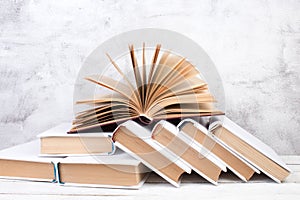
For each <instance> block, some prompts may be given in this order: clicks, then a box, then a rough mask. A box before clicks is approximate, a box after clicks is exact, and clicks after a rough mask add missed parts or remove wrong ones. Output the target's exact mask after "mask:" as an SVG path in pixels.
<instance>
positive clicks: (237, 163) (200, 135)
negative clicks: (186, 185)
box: [178, 119, 259, 181]
mask: <svg viewBox="0 0 300 200" xmlns="http://www.w3.org/2000/svg"><path fill="white" fill-rule="evenodd" d="M178 128H179V129H180V133H182V134H185V136H187V137H190V138H191V139H193V141H194V142H195V143H199V144H201V145H202V146H204V147H205V148H206V149H207V150H209V151H211V152H212V153H213V154H215V155H216V156H218V157H219V158H220V159H221V160H223V162H224V163H226V166H227V168H228V169H230V170H231V171H232V172H233V173H234V174H236V175H237V176H238V177H239V178H240V179H241V180H243V181H248V180H249V179H250V178H251V177H252V176H253V174H254V173H255V172H258V173H259V171H258V170H257V169H256V168H254V167H253V166H252V165H251V164H249V163H248V162H247V161H245V160H244V159H242V158H241V157H240V156H239V155H238V154H236V153H235V152H234V151H231V150H230V149H228V148H227V147H226V145H224V144H222V143H221V142H220V141H218V140H217V139H216V138H215V137H213V136H212V134H211V133H209V131H208V130H207V128H206V127H204V126H203V125H201V124H199V123H198V122H196V121H194V120H192V119H185V120H183V121H181V123H180V124H178Z"/></svg>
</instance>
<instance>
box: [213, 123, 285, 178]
mask: <svg viewBox="0 0 300 200" xmlns="http://www.w3.org/2000/svg"><path fill="white" fill-rule="evenodd" d="M210 129H211V130H212V131H213V134H214V136H215V137H216V139H218V140H219V141H220V142H222V143H223V144H225V145H226V146H227V147H228V148H230V149H232V150H234V151H235V152H237V153H238V154H239V155H240V156H241V157H242V158H244V159H245V160H247V161H248V162H249V163H251V164H252V165H253V166H254V167H256V168H257V169H259V170H260V171H262V172H263V173H265V174H266V175H267V176H269V177H270V178H272V179H273V180H274V181H276V182H278V183H280V182H281V181H283V180H284V179H285V178H286V177H287V176H288V175H289V174H290V172H291V171H290V169H289V168H288V167H287V165H286V164H285V163H284V162H283V161H282V160H281V158H280V157H279V156H278V155H277V154H276V152H275V151H274V150H273V149H271V148H270V147H269V146H268V145H266V144H265V143H263V142H262V141H261V140H259V139H258V138H256V137H255V136H253V135H252V134H250V133H249V132H247V131H246V130H244V129H243V128H241V127H240V126H239V125H237V124H236V123H234V122H233V121H231V120H230V119H229V118H227V117H224V119H223V120H220V121H218V120H217V121H215V122H213V123H211V125H210Z"/></svg>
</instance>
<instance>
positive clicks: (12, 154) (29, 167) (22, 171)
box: [0, 140, 62, 182]
mask: <svg viewBox="0 0 300 200" xmlns="http://www.w3.org/2000/svg"><path fill="white" fill-rule="evenodd" d="M38 154H39V141H38V140H35V141H32V142H28V143H25V144H20V145H16V146H13V147H10V148H7V149H3V150H1V151H0V177H2V178H12V179H25V180H34V181H47V182H56V181H57V167H56V163H57V162H59V160H60V159H62V158H59V157H53V158H42V157H38Z"/></svg>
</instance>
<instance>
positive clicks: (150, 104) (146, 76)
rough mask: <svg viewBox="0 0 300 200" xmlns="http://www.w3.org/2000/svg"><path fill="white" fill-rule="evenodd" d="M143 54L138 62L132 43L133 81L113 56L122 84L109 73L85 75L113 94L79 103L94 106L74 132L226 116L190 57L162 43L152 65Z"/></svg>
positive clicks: (75, 124) (81, 117) (82, 115)
mask: <svg viewBox="0 0 300 200" xmlns="http://www.w3.org/2000/svg"><path fill="white" fill-rule="evenodd" d="M151 50H152V51H153V49H147V51H151ZM140 51H142V53H141V58H138V57H137V53H136V50H135V49H134V47H133V45H130V46H129V52H130V53H129V56H130V59H131V65H132V66H131V67H129V66H128V69H130V68H131V69H132V73H133V75H134V80H135V81H134V82H132V80H131V78H130V76H127V75H126V73H124V72H123V71H122V70H121V67H119V66H118V64H117V63H116V62H115V61H114V60H113V59H112V58H111V57H110V56H109V55H108V54H107V55H108V59H109V60H110V62H111V67H112V68H115V73H117V74H118V75H120V76H121V77H122V80H115V79H114V78H112V77H109V76H105V74H102V75H91V76H88V77H86V80H88V81H90V82H92V83H94V84H96V85H98V86H100V87H104V88H106V89H108V90H110V91H111V93H110V94H106V95H100V96H98V95H95V97H94V98H93V99H87V100H80V101H78V102H77V104H84V105H90V106H91V108H90V109H86V110H83V111H80V112H78V113H77V115H76V117H75V120H74V121H73V127H72V129H71V130H70V133H73V132H80V131H84V130H87V129H93V128H97V127H99V126H106V125H110V124H114V123H119V122H124V121H126V120H129V119H132V120H135V121H138V122H139V123H141V124H148V123H151V122H152V120H160V119H173V118H180V119H181V118H185V117H192V116H211V115H219V114H223V113H222V112H220V111H219V110H217V109H216V108H215V107H214V102H215V99H214V97H213V96H212V95H211V93H210V92H209V89H208V85H207V83H206V82H205V81H204V80H203V79H202V78H201V74H200V72H199V71H198V69H197V68H196V67H195V66H194V65H193V64H192V63H190V62H189V61H188V60H187V59H186V58H184V57H181V56H179V55H176V54H174V53H172V52H170V51H166V50H161V46H160V45H157V46H156V48H155V49H154V52H153V56H152V59H151V61H150V62H149V61H148V62H146V57H145V54H146V48H145V45H143V48H142V49H141V50H140ZM147 66H148V67H147ZM103 67H104V66H103Z"/></svg>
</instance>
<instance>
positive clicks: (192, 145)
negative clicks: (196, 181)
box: [152, 120, 227, 185]
mask: <svg viewBox="0 0 300 200" xmlns="http://www.w3.org/2000/svg"><path fill="white" fill-rule="evenodd" d="M152 138H153V139H154V140H155V141H157V142H159V143H160V144H161V145H162V146H163V147H164V148H167V149H169V150H170V151H171V152H173V153H174V154H175V155H176V156H177V157H180V158H182V159H183V160H184V161H185V163H186V165H187V166H189V167H190V168H191V169H192V170H194V171H195V172H196V173H198V174H199V175H200V176H202V177H203V178H205V179H206V180H208V181H209V182H211V183H213V184H215V185H217V181H218V179H219V176H220V174H221V171H224V172H226V171H227V170H226V165H225V163H224V162H223V161H222V160H220V159H219V158H218V157H217V156H216V155H215V154H214V153H212V152H210V151H209V150H207V149H206V148H205V147H204V146H202V145H200V144H198V143H196V142H194V140H193V139H192V138H190V137H186V135H185V134H182V133H181V132H179V130H178V128H177V127H176V126H174V125H173V124H171V123H169V122H167V121H165V120H161V121H160V122H159V123H157V124H156V126H155V127H154V129H153V130H152Z"/></svg>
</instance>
